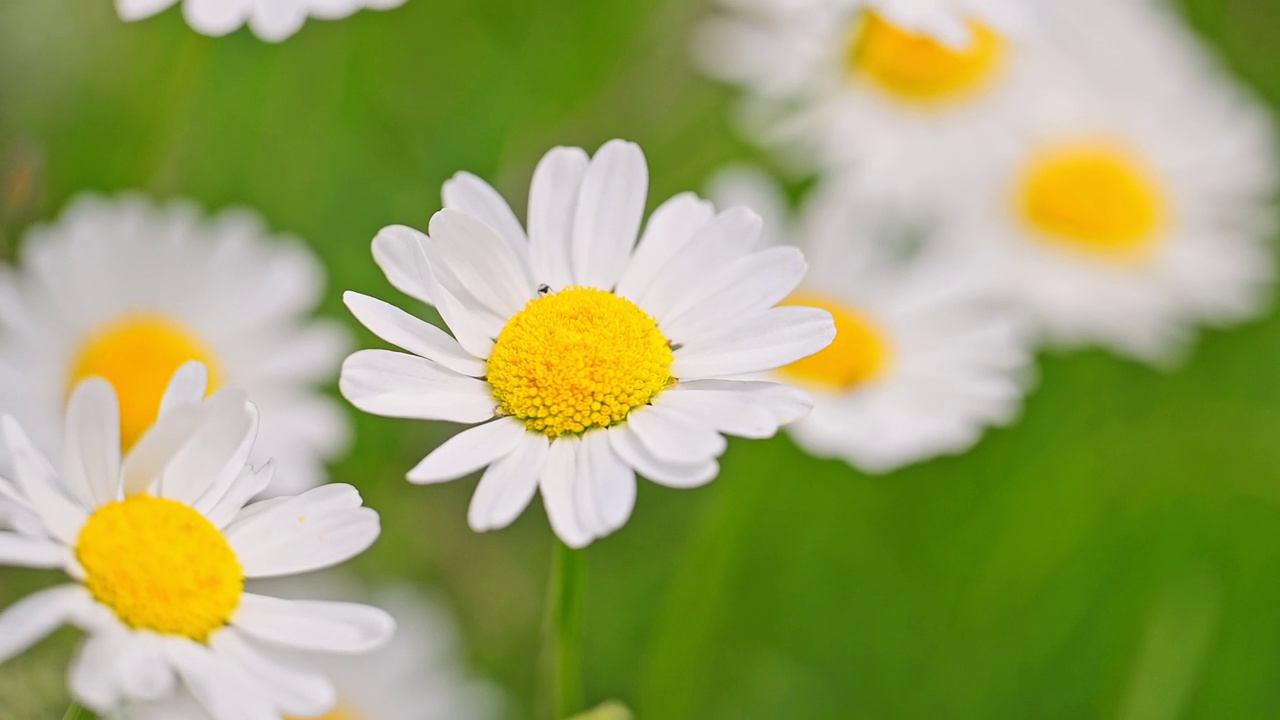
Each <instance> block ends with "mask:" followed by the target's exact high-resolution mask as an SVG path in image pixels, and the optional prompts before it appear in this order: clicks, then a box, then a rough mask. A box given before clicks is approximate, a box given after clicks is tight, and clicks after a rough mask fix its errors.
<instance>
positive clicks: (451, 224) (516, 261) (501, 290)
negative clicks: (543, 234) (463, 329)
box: [426, 209, 537, 318]
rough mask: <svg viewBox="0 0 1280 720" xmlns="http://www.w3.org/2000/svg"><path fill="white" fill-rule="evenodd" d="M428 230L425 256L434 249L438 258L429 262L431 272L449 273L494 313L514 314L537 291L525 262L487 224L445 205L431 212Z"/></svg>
mask: <svg viewBox="0 0 1280 720" xmlns="http://www.w3.org/2000/svg"><path fill="white" fill-rule="evenodd" d="M430 232H431V239H430V244H429V245H427V247H426V251H427V257H428V258H431V257H432V252H433V251H434V252H438V253H439V255H440V260H441V262H440V264H439V266H437V264H435V263H433V264H432V272H434V273H436V277H437V278H439V279H441V280H442V281H443V279H444V278H442V277H441V272H448V273H450V274H451V275H452V276H453V277H455V278H457V280H458V282H459V283H460V284H461V286H462V287H463V288H465V289H466V291H467V292H468V293H469V294H470V295H471V296H472V297H474V298H475V299H476V300H477V301H479V302H480V303H481V304H482V305H483V306H484V307H485V308H487V309H488V310H489V311H490V312H492V313H493V314H494V315H496V316H497V317H499V318H508V317H511V316H512V315H515V314H516V313H518V312H520V311H521V310H523V309H524V306H525V305H526V304H527V303H528V302H529V300H530V299H532V298H533V297H535V296H536V295H537V283H535V282H534V281H533V278H532V277H530V276H529V273H528V265H527V264H526V263H525V262H524V261H523V260H521V259H520V258H519V257H518V256H517V255H516V254H515V253H514V252H512V250H511V248H510V247H509V246H508V245H507V244H506V243H505V242H503V240H502V238H500V237H498V234H497V233H496V232H494V230H493V229H492V228H490V227H489V226H488V225H485V224H484V223H482V222H480V221H479V220H477V219H475V218H473V217H471V216H470V215H467V214H465V213H460V212H458V211H456V210H448V209H446V210H441V211H440V212H438V213H436V214H435V215H432V216H431V227H430ZM444 284H445V286H446V287H447V286H448V285H449V283H447V282H446V283H444ZM454 294H455V295H456V294H457V293H454Z"/></svg>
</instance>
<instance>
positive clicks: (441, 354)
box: [342, 290, 485, 377]
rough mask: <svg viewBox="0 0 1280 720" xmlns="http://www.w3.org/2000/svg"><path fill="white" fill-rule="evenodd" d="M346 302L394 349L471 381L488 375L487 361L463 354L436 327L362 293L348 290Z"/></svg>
mask: <svg viewBox="0 0 1280 720" xmlns="http://www.w3.org/2000/svg"><path fill="white" fill-rule="evenodd" d="M342 301H343V302H344V303H346V305H347V308H348V309H350V310H351V314H352V315H355V316H356V320H359V321H360V324H362V325H364V326H365V327H367V328H369V331H370V332H372V333H373V334H374V335H377V336H378V337H380V338H382V339H383V340H386V341H387V342H389V343H391V344H392V345H395V346H397V347H401V348H404V349H405V350H408V351H409V352H411V353H413V354H415V355H421V356H422V357H424V358H427V359H428V360H433V361H435V362H437V363H440V364H441V365H443V366H445V367H447V368H449V369H450V370H452V371H454V372H457V373H462V374H463V375H467V376H469V377H480V376H482V375H484V374H485V365H484V361H483V360H479V359H477V358H475V357H473V356H472V355H471V354H470V353H468V352H467V351H465V350H463V349H462V346H461V345H459V344H458V341H457V340H455V339H454V338H453V337H452V336H451V335H449V334H448V333H446V332H445V331H443V330H441V329H440V328H438V327H436V326H435V325H432V324H431V323H429V322H425V321H423V320H419V319H418V318H416V317H414V316H412V315H410V314H409V313H407V312H405V311H403V310H401V309H400V308H398V307H396V306H394V305H389V304H387V303H385V302H382V301H381V300H378V299H376V298H372V297H369V296H368V295H361V294H360V293H358V292H352V291H350V290H348V291H347V292H345V293H343V294H342Z"/></svg>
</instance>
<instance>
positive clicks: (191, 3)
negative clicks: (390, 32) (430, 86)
mask: <svg viewBox="0 0 1280 720" xmlns="http://www.w3.org/2000/svg"><path fill="white" fill-rule="evenodd" d="M404 2H405V0H116V10H117V11H118V12H119V13H120V17H121V19H123V20H126V21H132V20H141V19H143V18H149V17H151V16H152V15H155V14H156V13H159V12H162V11H164V10H167V9H169V8H170V7H173V6H174V5H177V4H179V3H182V14H183V16H184V17H185V18H186V20H187V24H188V25H190V26H191V27H192V28H193V29H194V30H195V31H196V32H198V33H201V34H203V35H212V36H215V37H217V36H221V35H226V34H227V33H230V32H232V31H234V30H236V29H238V28H240V27H241V26H244V25H248V26H249V29H250V30H252V31H253V34H254V35H257V36H258V37H259V38H261V39H263V40H266V41H268V42H280V41H281V40H284V39H286V38H288V37H289V36H291V35H293V34H294V33H296V32H298V31H299V30H301V29H302V25H303V23H305V22H306V21H307V18H309V17H312V18H319V19H322V20H338V19H341V18H345V17H347V16H348V15H352V14H354V13H355V12H356V11H358V10H363V9H366V8H367V9H369V10H390V9H392V8H397V7H400V6H401V5H403V4H404Z"/></svg>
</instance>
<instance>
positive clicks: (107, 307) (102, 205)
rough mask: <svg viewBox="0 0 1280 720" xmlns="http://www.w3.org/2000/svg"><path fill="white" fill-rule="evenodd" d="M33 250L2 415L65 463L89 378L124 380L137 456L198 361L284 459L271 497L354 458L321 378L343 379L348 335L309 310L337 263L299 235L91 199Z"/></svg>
mask: <svg viewBox="0 0 1280 720" xmlns="http://www.w3.org/2000/svg"><path fill="white" fill-rule="evenodd" d="M20 256H21V257H20V263H19V267H18V269H17V270H16V271H14V272H6V273H4V274H3V275H0V411H3V412H7V413H9V414H12V415H13V416H15V417H16V418H17V419H18V421H19V422H20V423H21V424H22V426H23V427H24V428H25V429H26V430H27V432H29V433H30V434H31V437H32V439H33V440H35V443H36V446H37V447H39V448H40V449H41V450H43V451H44V452H45V454H46V455H48V456H49V457H54V458H60V457H62V451H61V449H62V446H61V442H62V440H61V433H62V427H63V416H64V413H65V410H66V401H67V397H68V396H69V395H70V393H71V388H73V387H74V386H75V385H76V383H78V382H79V381H81V380H83V379H85V378H88V377H102V378H105V379H107V380H108V381H110V382H111V384H112V385H113V386H114V387H115V390H116V392H117V393H118V395H119V398H120V400H119V402H120V437H121V440H122V442H123V447H124V448H125V449H126V450H127V449H128V448H129V447H131V446H132V445H133V444H134V443H135V442H136V441H137V439H138V438H139V437H140V436H141V435H142V433H143V431H145V430H146V429H147V427H148V426H149V425H150V424H151V423H152V422H153V421H154V420H155V418H156V413H157V411H158V410H159V407H160V398H161V396H162V395H163V394H164V389H165V385H166V383H167V382H168V380H169V378H170V377H172V376H173V373H174V371H176V370H177V369H178V368H179V367H180V366H181V365H182V364H183V363H186V362H188V361H192V360H195V361H199V362H201V363H203V364H204V365H205V366H206V367H208V369H209V377H210V385H211V388H212V389H214V390H216V389H218V388H220V387H223V386H231V387H237V388H241V389H243V390H244V391H245V392H246V393H248V394H249V396H250V397H252V398H253V400H254V403H255V404H256V405H257V406H258V409H259V411H260V412H261V414H262V430H261V433H260V436H259V438H258V443H257V454H256V455H255V456H254V457H253V458H252V461H253V462H254V464H255V465H257V464H260V463H262V462H264V461H265V460H266V459H267V458H274V459H275V460H276V461H277V462H279V463H280V464H281V465H282V467H281V472H280V473H279V476H278V477H277V478H276V479H275V481H274V482H273V484H272V488H271V492H283V493H296V492H298V491H300V490H303V489H305V488H308V487H313V486H315V485H317V484H319V483H321V482H324V480H325V475H326V473H325V469H324V463H325V461H327V460H330V459H333V458H335V457H337V456H339V455H340V454H341V453H343V452H345V449H346V447H347V443H348V436H349V423H350V420H349V418H348V417H347V415H346V413H345V412H343V410H342V408H341V406H340V405H339V404H338V402H337V401H335V400H333V399H330V398H329V397H327V396H326V395H324V394H323V393H321V392H320V391H319V388H318V387H317V386H318V385H319V384H321V383H325V382H329V381H330V378H332V377H334V376H335V375H336V374H337V370H338V366H339V365H340V364H341V362H342V357H343V355H344V354H345V353H346V351H347V342H348V339H347V334H346V332H345V330H344V329H343V328H341V327H340V326H339V325H338V323H336V322H333V321H328V320H316V319H313V318H310V317H308V315H309V313H310V312H311V310H312V309H314V308H315V306H316V304H317V303H318V302H319V301H320V297H321V294H322V292H323V289H324V269H323V268H322V267H321V265H320V263H319V262H318V261H317V260H316V258H315V257H314V256H313V255H312V253H311V251H310V250H309V249H308V248H307V247H306V245H305V244H304V243H302V242H301V241H299V240H297V239H295V238H288V237H272V236H270V235H269V234H268V233H267V231H266V229H265V227H264V226H263V223H262V221H261V219H259V218H258V217H257V216H256V215H254V214H252V213H250V212H248V211H245V210H235V211H226V212H223V213H220V214H218V215H216V216H214V217H213V218H205V217H203V216H202V215H201V213H200V211H199V210H198V208H196V207H195V206H194V205H192V204H190V203H187V202H182V201H170V202H167V203H164V204H154V203H153V202H151V201H149V200H147V199H145V198H143V197H141V196H137V195H124V196H120V197H118V198H106V197H101V196H94V195H88V196H82V197H80V198H79V199H77V200H75V201H73V202H72V203H71V205H70V206H69V207H68V208H67V209H66V210H65V211H64V212H63V214H62V216H61V217H60V218H59V219H58V220H57V221H56V222H53V223H51V224H48V225H43V226H38V227H35V228H33V229H31V230H30V231H29V232H28V234H27V236H26V237H25V238H24V240H23V245H22V247H21V251H20Z"/></svg>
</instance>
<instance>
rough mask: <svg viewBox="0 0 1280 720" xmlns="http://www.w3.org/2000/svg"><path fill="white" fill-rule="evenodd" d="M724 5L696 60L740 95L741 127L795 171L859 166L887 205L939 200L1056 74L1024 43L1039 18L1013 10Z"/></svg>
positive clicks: (993, 6) (980, 1)
mask: <svg viewBox="0 0 1280 720" xmlns="http://www.w3.org/2000/svg"><path fill="white" fill-rule="evenodd" d="M721 5H722V8H721V9H722V12H721V13H720V14H718V15H717V16H715V17H713V18H711V19H710V20H708V21H706V22H705V23H704V24H703V25H702V26H701V27H700V29H699V32H698V33H697V34H696V35H695V38H694V45H693V53H694V56H695V60H696V61H697V62H698V64H699V65H700V66H701V67H702V68H703V69H704V70H705V71H706V72H707V73H708V74H710V75H711V76H713V77H715V78H718V79H720V80H723V81H726V82H729V83H731V84H734V85H738V86H742V87H743V88H744V89H746V91H747V97H746V102H745V104H744V117H743V121H744V123H745V124H746V126H747V128H748V129H749V130H750V131H751V132H752V133H753V134H754V135H756V136H757V137H758V138H759V139H760V140H762V141H764V142H765V143H766V144H768V145H775V146H780V147H781V148H783V149H784V150H785V151H786V152H785V160H786V162H788V163H791V164H796V165H799V166H801V167H798V168H797V169H798V170H801V171H806V172H807V171H811V170H814V169H826V170H830V169H837V170H839V169H843V168H846V167H848V166H849V165H850V164H851V163H856V164H857V165H858V166H859V167H860V168H862V169H863V170H864V171H865V173H866V175H867V178H868V181H869V182H874V183H875V184H876V187H877V188H879V189H880V190H882V191H883V192H888V193H894V194H897V193H910V194H911V196H913V197H915V196H920V195H922V194H927V193H937V194H945V193H946V192H947V191H948V190H949V189H950V188H951V187H954V185H955V183H956V182H957V178H961V177H965V176H966V175H967V174H968V173H969V172H971V171H972V170H973V166H975V165H981V163H982V162H983V159H984V152H985V150H984V144H985V143H987V142H989V141H991V140H992V139H993V138H998V137H999V135H1000V133H1002V132H1004V131H1005V130H1006V128H1007V126H1008V124H1009V119H1010V118H1011V117H1016V116H1018V115H1020V114H1021V113H1024V112H1026V111H1027V110H1026V103H1027V97H1028V92H1027V89H1028V88H1033V87H1035V86H1036V85H1037V84H1039V83H1040V82H1041V80H1040V77H1041V76H1042V75H1043V74H1044V72H1045V70H1044V66H1045V65H1053V64H1054V63H1053V62H1052V60H1051V59H1050V58H1047V57H1039V55H1040V54H1042V53H1038V52H1037V45H1036V43H1033V42H1027V41H1028V40H1029V39H1031V38H1030V36H1031V34H1032V32H1033V29H1034V27H1035V23H1034V22H1033V16H1032V14H1031V13H1030V12H1029V11H1028V9H1027V4H1026V3H1023V2H1015V1H1013V0H881V1H879V2H875V1H871V0H724V1H723V2H722V3H721ZM1033 54H1035V55H1037V56H1036V57H1035V58H1032V57H1031V56H1032V55H1033Z"/></svg>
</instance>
